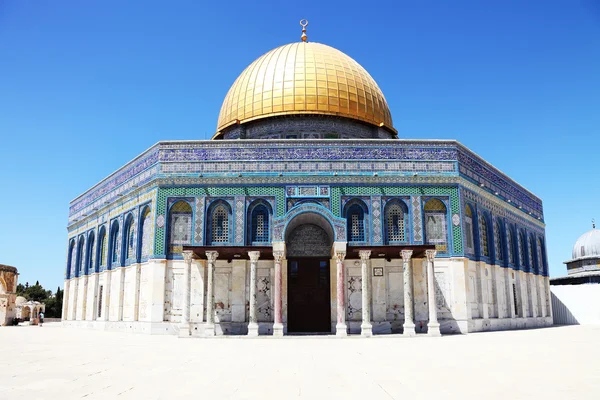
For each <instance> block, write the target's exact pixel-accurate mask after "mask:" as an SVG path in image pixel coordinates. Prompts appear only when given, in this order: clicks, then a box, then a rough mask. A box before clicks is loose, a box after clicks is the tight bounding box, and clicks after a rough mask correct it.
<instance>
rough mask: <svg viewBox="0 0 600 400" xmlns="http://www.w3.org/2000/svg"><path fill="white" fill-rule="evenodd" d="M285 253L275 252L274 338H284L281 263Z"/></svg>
mask: <svg viewBox="0 0 600 400" xmlns="http://www.w3.org/2000/svg"><path fill="white" fill-rule="evenodd" d="M284 255H285V253H284V252H283V251H280V250H276V251H274V252H273V259H274V260H275V299H274V302H275V318H274V319H275V320H274V323H273V336H283V311H282V300H281V295H282V293H283V291H282V287H281V285H282V283H281V280H282V277H281V274H282V272H281V263H282V262H283V257H284Z"/></svg>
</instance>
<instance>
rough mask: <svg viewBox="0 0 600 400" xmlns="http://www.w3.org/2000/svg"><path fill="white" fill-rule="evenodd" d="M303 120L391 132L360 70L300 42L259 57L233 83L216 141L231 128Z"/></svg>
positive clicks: (381, 102)
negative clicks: (344, 121)
mask: <svg viewBox="0 0 600 400" xmlns="http://www.w3.org/2000/svg"><path fill="white" fill-rule="evenodd" d="M301 114H319V115H337V116H342V117H347V118H352V119H357V120H360V121H363V122H367V123H369V124H373V125H376V126H385V127H387V128H388V129H391V130H394V128H393V125H392V116H391V114H390V109H389V108H388V105H387V102H386V101H385V97H384V96H383V93H382V92H381V89H379V86H377V83H376V82H375V80H374V79H373V78H372V77H371V75H369V73H368V72H367V71H366V70H365V69H364V68H363V67H362V66H360V64H358V63H357V62H356V61H354V60H353V59H352V58H350V57H348V56H347V55H346V54H344V53H342V52H341V51H339V50H337V49H334V48H333V47H329V46H326V45H324V44H320V43H314V42H298V43H291V44H287V45H284V46H281V47H278V48H276V49H273V50H271V51H269V52H268V53H266V54H264V55H263V56H261V57H259V58H258V59H257V60H256V61H254V62H253V63H252V64H250V65H249V66H248V67H247V68H246V69H245V70H244V72H242V74H241V75H240V76H239V77H238V78H237V79H236V80H235V82H234V83H233V86H231V88H230V89H229V92H228V93H227V96H225V100H224V101H223V105H222V106H221V113H220V114H219V121H218V124H217V134H216V135H215V137H218V136H220V135H219V134H220V132H221V131H222V130H223V129H224V128H226V127H228V126H230V125H233V124H235V123H244V122H248V121H252V120H256V119H260V118H268V117H272V116H278V115H301ZM394 132H395V130H394Z"/></svg>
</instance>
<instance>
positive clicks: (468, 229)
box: [465, 206, 475, 254]
mask: <svg viewBox="0 0 600 400" xmlns="http://www.w3.org/2000/svg"><path fill="white" fill-rule="evenodd" d="M465 236H466V241H467V243H466V246H465V247H466V251H467V253H468V254H475V243H474V241H473V213H472V212H471V207H469V206H466V207H465Z"/></svg>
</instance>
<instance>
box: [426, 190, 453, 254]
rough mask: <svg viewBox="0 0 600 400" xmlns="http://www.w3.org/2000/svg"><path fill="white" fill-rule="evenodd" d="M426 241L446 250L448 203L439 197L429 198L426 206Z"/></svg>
mask: <svg viewBox="0 0 600 400" xmlns="http://www.w3.org/2000/svg"><path fill="white" fill-rule="evenodd" d="M424 215H425V243H427V244H435V245H436V249H438V250H439V251H446V250H447V249H446V246H447V243H448V239H447V237H448V227H447V223H446V221H447V219H446V205H445V204H444V203H443V202H442V201H441V200H438V199H429V200H428V201H427V203H425V207H424Z"/></svg>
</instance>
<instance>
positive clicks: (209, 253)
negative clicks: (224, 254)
mask: <svg viewBox="0 0 600 400" xmlns="http://www.w3.org/2000/svg"><path fill="white" fill-rule="evenodd" d="M217 257H219V252H218V251H207V252H206V258H207V259H208V262H209V263H211V264H212V263H214V262H215V261H217Z"/></svg>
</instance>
